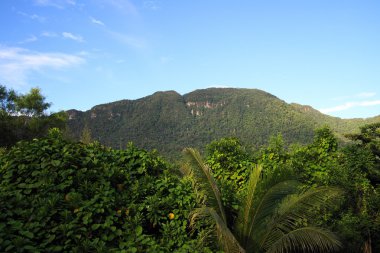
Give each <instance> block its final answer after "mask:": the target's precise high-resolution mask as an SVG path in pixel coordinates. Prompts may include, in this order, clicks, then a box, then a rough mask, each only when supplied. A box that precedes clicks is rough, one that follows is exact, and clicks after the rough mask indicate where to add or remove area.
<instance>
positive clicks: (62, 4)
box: [34, 0, 76, 9]
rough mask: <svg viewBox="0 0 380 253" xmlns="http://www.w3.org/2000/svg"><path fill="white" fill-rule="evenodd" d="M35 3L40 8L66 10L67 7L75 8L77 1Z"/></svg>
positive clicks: (37, 1)
mask: <svg viewBox="0 0 380 253" xmlns="http://www.w3.org/2000/svg"><path fill="white" fill-rule="evenodd" d="M34 3H35V4H36V5H39V6H45V7H55V8H58V9H64V8H65V7H66V6H70V5H71V6H75V5H76V2H75V0H34Z"/></svg>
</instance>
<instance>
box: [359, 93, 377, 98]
mask: <svg viewBox="0 0 380 253" xmlns="http://www.w3.org/2000/svg"><path fill="white" fill-rule="evenodd" d="M374 96H376V93H375V92H362V93H359V94H356V97H358V98H370V97H374Z"/></svg>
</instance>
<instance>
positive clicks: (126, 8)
mask: <svg viewBox="0 0 380 253" xmlns="http://www.w3.org/2000/svg"><path fill="white" fill-rule="evenodd" d="M103 3H104V4H108V5H111V6H112V7H113V8H115V9H117V10H118V11H121V12H123V13H124V14H126V15H132V16H138V15H139V12H138V11H137V8H136V6H135V5H134V4H133V3H132V1H131V0H103Z"/></svg>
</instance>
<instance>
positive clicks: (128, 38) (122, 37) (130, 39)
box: [108, 31, 146, 48]
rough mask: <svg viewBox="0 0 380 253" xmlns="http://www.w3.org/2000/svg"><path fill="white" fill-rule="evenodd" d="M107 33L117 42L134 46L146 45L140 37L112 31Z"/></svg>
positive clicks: (143, 46)
mask: <svg viewBox="0 0 380 253" xmlns="http://www.w3.org/2000/svg"><path fill="white" fill-rule="evenodd" d="M108 33H109V34H110V35H111V36H112V37H113V38H114V39H116V40H118V41H119V42H121V43H123V44H126V45H128V46H130V47H134V48H145V47H146V41H145V40H144V39H142V38H138V37H135V36H132V35H129V34H123V33H118V32H113V31H108Z"/></svg>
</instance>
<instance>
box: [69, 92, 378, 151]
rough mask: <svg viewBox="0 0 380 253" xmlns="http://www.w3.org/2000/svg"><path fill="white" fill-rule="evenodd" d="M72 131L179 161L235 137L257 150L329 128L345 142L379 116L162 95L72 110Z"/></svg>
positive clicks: (225, 96) (233, 96)
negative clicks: (184, 153)
mask: <svg viewBox="0 0 380 253" xmlns="http://www.w3.org/2000/svg"><path fill="white" fill-rule="evenodd" d="M68 114H69V121H68V125H69V129H70V132H71V133H72V134H73V137H74V138H76V139H79V138H80V136H81V134H82V131H83V128H84V126H86V125H87V126H88V127H89V128H90V130H91V133H92V136H93V138H94V139H96V140H98V141H100V142H101V143H103V144H105V145H107V146H111V147H114V148H120V147H124V146H125V145H126V144H127V143H128V142H129V141H132V142H133V143H135V144H136V145H137V146H138V147H141V148H145V149H149V150H151V149H157V150H158V151H159V152H160V153H162V154H164V155H166V156H170V157H172V158H173V157H174V158H178V157H179V156H180V152H181V150H182V149H183V148H184V147H187V146H192V147H196V148H198V149H202V150H203V148H204V147H205V146H206V144H207V143H209V142H211V141H212V140H215V139H220V138H222V137H225V136H234V137H237V138H239V139H240V140H242V141H243V143H244V144H245V145H246V146H251V147H254V148H257V147H260V146H262V145H265V144H267V142H268V140H269V137H270V136H271V135H277V134H281V135H282V136H283V139H284V141H285V143H286V144H290V143H301V144H306V143H310V142H311V141H312V139H313V135H314V133H313V131H314V129H315V128H318V127H321V126H323V125H325V124H327V125H329V126H330V127H331V129H332V130H333V131H334V132H335V133H336V134H337V136H338V137H339V139H340V140H343V134H345V133H354V132H358V131H359V126H362V125H364V124H369V123H375V122H380V118H379V117H377V118H371V119H366V120H363V119H352V120H343V119H340V118H334V117H330V116H327V115H324V114H322V113H320V112H318V111H316V110H314V109H312V108H311V107H308V106H300V105H296V104H287V103H285V102H284V101H282V100H280V99H278V98H276V97H275V96H273V95H271V94H268V93H266V92H263V91H260V90H254V89H217V88H212V89H205V90H197V91H194V92H191V93H189V94H186V95H184V96H181V95H180V94H178V93H176V92H174V91H169V92H157V93H155V94H153V95H151V96H148V97H145V98H141V99H138V100H123V101H118V102H114V103H110V104H104V105H98V106H95V107H94V108H92V109H91V110H89V111H87V112H80V111H75V110H71V111H68Z"/></svg>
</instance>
